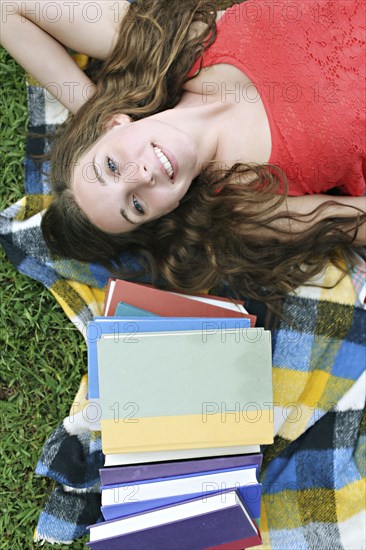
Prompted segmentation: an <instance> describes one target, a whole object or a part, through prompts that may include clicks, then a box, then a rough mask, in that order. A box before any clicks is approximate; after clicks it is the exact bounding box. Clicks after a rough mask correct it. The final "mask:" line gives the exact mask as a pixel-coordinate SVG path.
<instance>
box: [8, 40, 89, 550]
mask: <svg viewBox="0 0 366 550" xmlns="http://www.w3.org/2000/svg"><path fill="white" fill-rule="evenodd" d="M0 71H1V75H2V78H1V88H0V112H1V117H0V118H1V122H0V165H1V174H0V177H1V185H0V210H3V209H4V208H6V207H7V206H10V205H11V204H13V203H14V202H15V201H16V200H18V199H19V198H21V197H22V196H23V195H24V171H23V160H24V142H25V133H26V123H27V106H26V87H25V76H24V71H23V70H22V69H21V68H20V67H19V66H18V65H17V64H16V63H15V62H14V61H13V60H12V59H11V58H10V57H9V56H8V55H7V54H6V52H5V51H4V50H3V49H0ZM0 264H1V268H0V278H1V287H0V308H1V311H0V348H1V356H0V426H1V432H2V433H1V445H0V463H1V469H0V472H1V473H0V478H1V482H0V501H1V503H2V506H1V508H2V513H1V514H0V532H1V533H3V535H2V537H1V539H0V549H1V550H2V549H4V550H5V549H6V550H9V549H11V550H13V549H14V550H27V549H29V548H34V543H33V530H34V528H35V526H36V523H37V519H38V516H39V513H40V511H41V509H42V507H43V505H44V503H45V502H46V499H47V496H48V495H49V493H50V491H51V489H52V483H51V482H50V481H49V480H46V479H43V478H39V477H38V476H35V475H34V468H35V466H36V464H37V461H38V458H39V456H40V453H41V450H42V447H43V444H44V442H45V440H46V439H47V437H48V436H49V435H50V434H51V432H52V430H53V429H54V428H55V427H56V426H57V425H58V423H59V422H60V421H61V420H62V419H63V418H64V417H65V416H67V415H68V410H69V407H70V405H71V403H72V401H73V398H74V396H75V393H76V391H77V389H78V386H79V382H80V377H81V375H82V374H83V373H85V372H86V347H85V343H84V340H83V337H82V336H81V334H80V333H79V332H78V331H77V329H76V328H75V327H74V326H73V325H72V323H71V322H70V321H68V319H67V317H66V315H65V314H64V313H63V311H62V309H61V307H60V306H59V305H58V303H57V302H56V301H55V299H54V298H53V296H52V295H51V294H50V293H49V291H48V290H47V289H45V288H44V287H43V286H42V285H41V284H40V283H37V282H35V281H33V280H32V279H30V278H27V277H24V276H23V275H21V274H19V273H18V272H17V271H16V270H15V269H14V267H13V266H12V264H11V263H10V262H9V261H8V260H7V258H6V256H5V254H4V252H3V250H2V249H0ZM42 548H45V549H50V548H55V547H54V546H52V545H50V544H45V545H44V546H43V547H42ZM57 548H65V549H66V548H71V549H73V550H74V549H75V550H79V549H82V548H85V541H81V540H79V541H77V542H75V543H74V544H72V545H71V546H64V545H62V546H58V547H57Z"/></svg>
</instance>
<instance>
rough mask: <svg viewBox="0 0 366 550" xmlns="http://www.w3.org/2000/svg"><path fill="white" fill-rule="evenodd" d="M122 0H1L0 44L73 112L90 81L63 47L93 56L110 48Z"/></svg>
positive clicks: (121, 12)
mask: <svg viewBox="0 0 366 550" xmlns="http://www.w3.org/2000/svg"><path fill="white" fill-rule="evenodd" d="M128 6H129V2H127V1H125V0H119V1H117V2H116V1H114V2H112V1H109V0H101V1H100V2H89V1H88V0H77V1H75V0H74V1H70V0H69V1H66V0H65V1H63V0H56V1H53V2H48V1H47V0H43V1H40V0H37V1H34V0H28V1H19V0H17V1H11V0H1V21H0V25H1V29H0V31H1V33H0V37H1V44H2V46H4V48H5V49H7V50H8V52H9V53H10V54H11V55H12V56H13V57H14V58H15V59H16V61H17V62H18V63H19V64H20V65H22V67H24V69H25V70H26V71H28V72H29V73H30V74H31V75H32V76H33V77H34V78H36V79H37V80H38V81H39V82H40V83H41V84H42V85H43V86H45V88H46V89H48V90H49V91H50V92H51V93H52V94H53V95H56V97H57V99H59V101H60V102H61V103H62V104H63V105H64V106H65V107H67V108H68V109H69V110H70V111H71V112H72V113H76V111H77V110H78V109H79V108H80V107H81V106H82V105H83V104H84V103H85V101H86V100H87V99H89V97H91V95H92V93H93V90H94V88H95V86H94V84H93V83H92V81H91V80H90V79H89V78H88V77H87V76H86V75H85V74H84V73H83V71H82V70H81V69H79V67H78V66H77V65H76V63H75V62H74V61H73V59H72V58H71V57H70V55H69V54H68V53H67V51H66V49H65V46H66V47H68V48H71V49H73V50H76V51H78V52H80V53H85V54H87V55H89V56H91V57H94V58H97V59H105V58H106V57H107V56H108V53H109V52H110V51H111V49H112V48H113V47H114V44H115V41H116V39H117V36H118V29H119V26H120V24H121V22H122V20H123V18H124V16H125V14H126V13H127V9H128Z"/></svg>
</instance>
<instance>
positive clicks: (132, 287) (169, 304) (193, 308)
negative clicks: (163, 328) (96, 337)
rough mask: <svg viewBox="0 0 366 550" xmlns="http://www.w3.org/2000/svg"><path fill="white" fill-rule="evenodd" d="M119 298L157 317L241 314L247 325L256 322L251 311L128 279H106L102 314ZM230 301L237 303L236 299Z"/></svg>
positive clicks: (109, 311)
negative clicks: (200, 299) (191, 297)
mask: <svg viewBox="0 0 366 550" xmlns="http://www.w3.org/2000/svg"><path fill="white" fill-rule="evenodd" d="M197 296H200V297H204V298H210V299H216V296H208V295H205V294H204V295H202V294H198V295H197ZM218 299H219V300H220V301H223V302H227V301H230V300H227V299H226V298H225V299H224V300H221V298H218ZM119 302H125V303H127V304H130V305H131V306H134V307H138V308H141V309H145V310H148V311H150V312H151V313H155V314H156V315H160V316H161V317H216V318H217V317H238V318H243V317H244V318H247V319H250V326H251V327H254V326H255V322H256V317H255V315H250V314H249V313H243V312H241V311H239V309H238V310H228V309H226V308H225V307H220V306H218V305H213V304H207V303H205V302H201V301H198V300H192V299H190V298H187V296H186V295H184V294H179V296H177V295H175V294H172V293H171V292H167V291H165V290H159V289H157V288H154V287H153V286H149V285H146V284H137V283H130V282H128V281H124V280H122V279H109V282H108V288H107V293H106V299H105V304H104V312H103V315H104V317H112V316H113V315H114V314H115V311H116V308H117V306H118V304H119ZM234 303H236V304H237V303H238V302H234Z"/></svg>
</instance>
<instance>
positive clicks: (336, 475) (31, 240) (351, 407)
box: [0, 83, 366, 550]
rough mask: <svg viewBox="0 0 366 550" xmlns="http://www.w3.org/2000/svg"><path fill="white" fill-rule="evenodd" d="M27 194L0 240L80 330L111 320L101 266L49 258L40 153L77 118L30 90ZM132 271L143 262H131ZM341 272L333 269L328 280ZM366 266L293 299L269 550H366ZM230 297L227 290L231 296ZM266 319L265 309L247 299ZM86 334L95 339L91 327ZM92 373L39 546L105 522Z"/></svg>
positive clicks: (279, 346)
mask: <svg viewBox="0 0 366 550" xmlns="http://www.w3.org/2000/svg"><path fill="white" fill-rule="evenodd" d="M28 98H29V115H30V119H29V137H28V141H27V149H26V157H27V158H26V161H25V191H26V196H25V197H24V198H23V199H22V200H21V201H19V202H18V203H16V204H15V205H13V206H11V207H10V208H8V209H7V210H5V211H4V212H2V213H1V214H0V239H1V243H2V245H3V246H4V248H5V250H6V252H7V255H8V257H9V259H10V260H11V261H12V262H13V263H14V265H15V266H16V267H17V269H18V270H19V271H20V272H22V273H24V274H26V275H28V276H30V277H32V278H33V279H36V280H38V281H41V282H42V283H43V284H44V285H45V286H46V287H47V288H49V289H50V291H51V292H52V293H53V295H54V296H55V298H56V299H57V300H58V301H59V303H60V304H61V306H62V307H63V309H64V311H65V313H66V315H67V316H68V317H69V319H70V320H71V321H72V322H73V323H75V324H76V325H77V326H78V327H79V329H80V330H81V331H83V328H84V327H85V323H86V322H87V321H88V320H91V319H92V317H93V315H100V314H101V307H102V303H103V299H104V291H105V286H106V282H107V279H108V276H109V273H108V272H107V270H105V269H104V268H103V267H101V266H100V265H98V264H92V265H86V264H82V263H79V262H74V261H66V260H63V261H53V260H51V259H50V257H49V255H48V253H47V249H46V247H45V244H44V242H43V239H42V235H41V232H40V228H39V223H40V216H41V214H40V212H41V211H42V210H43V209H44V208H45V207H46V206H47V205H48V204H49V201H50V197H49V187H48V183H47V179H46V178H45V176H44V173H43V171H44V169H46V168H47V166H45V165H43V166H42V167H41V170H40V169H39V167H38V166H37V165H36V164H35V163H34V162H33V160H32V158H31V155H32V154H40V153H43V152H45V150H46V149H47V147H48V146H49V143H48V139H47V137H46V134H47V133H49V132H52V131H53V130H54V129H55V128H56V127H57V125H58V124H60V123H61V122H62V121H63V120H64V118H65V116H66V112H65V110H63V109H62V107H61V106H60V105H59V104H58V103H57V102H56V101H54V100H53V99H52V98H50V97H48V95H47V94H46V93H45V91H44V90H43V89H42V88H40V87H38V86H37V85H35V83H31V84H30V85H29V87H28ZM35 133H37V134H38V135H39V136H41V139H40V138H35V137H34V135H33V134H35ZM125 261H126V262H129V263H130V265H131V266H137V265H138V259H136V258H134V257H131V256H125ZM336 277H337V272H336V270H335V268H333V267H329V269H327V271H326V272H325V273H324V274H323V275H322V277H319V280H318V281H315V282H314V283H316V282H318V283H319V282H322V283H325V284H326V285H327V284H329V283H331V282H332V281H334V280H335V278H336ZM364 285H365V262H363V261H362V260H361V259H360V264H359V266H357V267H356V268H355V269H354V270H353V271H352V272H351V273H350V276H347V277H345V278H344V279H343V281H342V282H341V283H340V284H338V285H337V286H336V287H335V288H333V289H330V290H325V289H321V288H319V287H317V286H309V287H304V288H301V289H299V290H298V292H297V293H296V294H294V295H291V296H290V295H289V296H288V297H287V299H286V300H285V301H284V303H283V311H284V317H283V318H281V319H280V320H279V323H278V325H277V326H276V328H275V329H274V330H273V382H274V402H275V427H276V437H275V442H274V444H273V445H270V446H268V447H267V448H265V449H263V450H264V466H263V469H262V472H261V479H260V481H261V482H262V484H263V508H262V514H261V531H262V535H263V546H262V547H261V548H266V549H267V548H268V549H270V548H271V549H273V550H275V549H278V550H285V549H286V550H287V549H296V550H299V549H314V550H315V549H316V550H318V549H319V548H322V549H329V550H334V549H342V548H347V549H350V550H356V549H361V548H366V540H365V532H366V525H365V498H364V497H365V477H366V476H365V459H364V458H365V448H366V440H365V424H366V423H365V413H364V411H365V408H364V406H365V387H366V384H365V365H366V343H365V335H366V313H365V310H364V309H362V307H361V302H360V300H359V297H360V296H361V297H362V299H363V297H364ZM222 293H223V294H226V295H227V294H228V292H227V291H223V292H222ZM247 308H248V309H249V311H251V312H253V313H256V314H257V315H258V318H259V323H258V324H260V323H261V321H263V320H264V318H265V316H266V314H267V312H266V310H265V308H264V306H262V305H260V304H257V303H255V302H252V301H250V300H248V301H247ZM84 334H85V332H84ZM86 384H87V382H86V377H84V379H83V380H82V383H81V386H80V389H79V393H78V394H77V396H76V398H75V403H74V405H73V407H72V414H71V413H70V416H69V417H68V418H66V419H65V420H64V421H63V422H62V423H61V424H60V425H59V427H58V428H57V429H56V430H55V431H54V433H53V434H51V436H50V438H49V439H48V441H47V442H46V444H45V447H44V449H43V452H42V454H41V457H40V460H39V463H38V465H37V469H36V471H37V473H38V474H40V475H44V476H49V477H50V478H51V479H53V480H55V481H56V482H57V483H58V486H57V488H56V489H55V490H54V491H53V493H52V494H51V496H50V498H49V500H48V502H47V504H46V507H45V509H44V510H43V511H42V512H41V514H40V518H39V522H38V526H37V528H36V534H35V539H36V540H38V541H50V542H59V543H71V542H72V541H73V540H74V539H76V538H77V537H80V536H82V535H83V534H85V532H86V526H87V525H88V524H91V523H94V522H95V521H97V520H98V518H99V514H100V512H99V506H100V495H99V485H98V468H99V467H100V466H101V465H102V463H103V457H102V453H101V442H100V434H99V433H98V432H97V433H91V432H90V431H89V428H90V425H89V424H88V423H87V422H86V419H85V415H83V410H84V407H85V405H86Z"/></svg>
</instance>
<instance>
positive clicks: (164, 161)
mask: <svg viewBox="0 0 366 550" xmlns="http://www.w3.org/2000/svg"><path fill="white" fill-rule="evenodd" d="M153 147H154V151H155V154H156V156H157V157H158V159H159V160H160V162H161V164H162V165H163V166H164V168H165V171H166V173H167V174H168V176H169V177H170V178H172V177H173V175H174V170H173V166H172V165H171V163H170V161H169V159H168V158H167V157H166V156H165V155H164V153H163V152H162V150H161V149H159V147H156V145H154V146H153Z"/></svg>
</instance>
